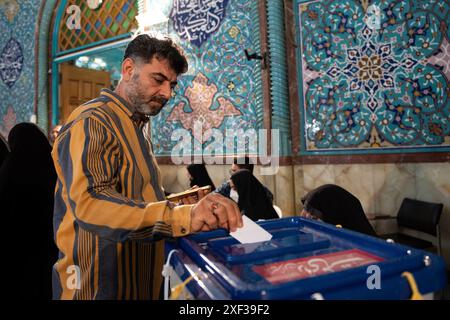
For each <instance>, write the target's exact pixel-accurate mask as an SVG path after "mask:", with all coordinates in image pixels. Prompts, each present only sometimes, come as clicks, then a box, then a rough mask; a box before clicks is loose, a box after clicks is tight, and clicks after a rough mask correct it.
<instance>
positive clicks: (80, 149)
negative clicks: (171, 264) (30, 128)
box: [52, 89, 192, 299]
mask: <svg viewBox="0 0 450 320" xmlns="http://www.w3.org/2000/svg"><path fill="white" fill-rule="evenodd" d="M142 130H143V125H139V126H138V124H137V123H136V122H135V121H133V120H132V112H131V111H130V108H129V106H128V104H127V102H126V101H125V100H124V99H122V98H121V97H120V96H118V95H117V94H115V93H113V92H111V91H109V90H107V89H103V90H102V91H101V94H100V97H98V98H97V99H95V100H92V101H90V102H87V103H86V104H84V105H82V106H80V107H78V108H77V109H75V110H74V111H73V113H72V114H71V115H70V117H69V119H68V120H67V122H66V124H65V125H64V127H63V128H62V129H61V132H60V135H59V136H58V138H57V140H56V142H55V145H54V147H53V151H52V156H53V161H54V163H55V167H56V172H57V174H58V181H57V184H56V190H55V209H54V230H55V241H56V244H57V246H58V248H59V259H58V261H57V262H56V264H55V265H54V267H53V297H54V299H156V298H158V295H159V289H160V284H161V282H162V276H161V271H162V264H163V259H164V256H163V241H157V240H160V239H162V238H165V237H177V236H183V235H186V234H189V233H190V219H191V218H190V211H191V209H192V206H177V207H173V206H172V205H171V204H170V203H169V202H168V201H166V200H165V197H164V192H163V190H162V187H161V175H160V172H159V168H158V166H157V164H156V162H155V159H154V156H153V152H152V148H151V142H150V139H149V137H145V136H144V134H143V133H142Z"/></svg>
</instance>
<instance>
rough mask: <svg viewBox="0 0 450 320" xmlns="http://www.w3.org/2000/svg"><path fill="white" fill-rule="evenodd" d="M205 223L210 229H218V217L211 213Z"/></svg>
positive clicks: (206, 217)
mask: <svg viewBox="0 0 450 320" xmlns="http://www.w3.org/2000/svg"><path fill="white" fill-rule="evenodd" d="M204 222H205V223H206V224H207V225H208V227H210V228H211V229H217V225H218V222H219V221H218V220H217V218H216V216H215V215H214V214H213V213H212V212H211V211H210V212H209V213H207V214H206V215H205V219H204Z"/></svg>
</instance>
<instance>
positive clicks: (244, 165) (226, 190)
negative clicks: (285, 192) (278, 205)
mask: <svg viewBox="0 0 450 320" xmlns="http://www.w3.org/2000/svg"><path fill="white" fill-rule="evenodd" d="M253 168H254V166H253V163H251V162H250V158H249V157H240V158H234V160H233V164H232V165H231V169H230V176H231V175H232V174H233V173H235V172H236V171H238V170H242V169H245V170H248V171H250V172H251V173H252V174H253ZM263 187H264V190H265V191H266V194H267V196H268V197H269V199H270V201H271V202H273V194H272V192H270V190H269V189H268V188H267V187H266V186H265V185H263ZM214 192H215V193H218V194H221V195H223V196H225V197H228V198H231V199H236V197H237V195H236V193H235V191H233V189H232V188H231V186H230V180H227V181H226V182H224V183H223V184H222V185H221V186H220V187H218V188H217V189H216V190H215V191H214Z"/></svg>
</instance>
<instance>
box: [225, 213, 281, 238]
mask: <svg viewBox="0 0 450 320" xmlns="http://www.w3.org/2000/svg"><path fill="white" fill-rule="evenodd" d="M242 222H243V223H244V226H243V227H242V228H238V229H237V230H236V231H235V232H230V235H231V236H232V237H233V238H235V239H236V240H237V241H239V242H240V243H255V242H262V241H269V240H270V239H272V235H271V234H270V233H269V232H267V231H266V230H264V229H263V228H261V227H260V226H259V225H258V224H257V223H256V222H253V220H251V219H250V218H247V216H242Z"/></svg>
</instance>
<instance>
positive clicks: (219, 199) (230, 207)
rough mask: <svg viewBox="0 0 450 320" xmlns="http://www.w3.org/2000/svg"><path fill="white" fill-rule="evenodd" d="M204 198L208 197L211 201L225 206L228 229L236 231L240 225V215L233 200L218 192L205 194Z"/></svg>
mask: <svg viewBox="0 0 450 320" xmlns="http://www.w3.org/2000/svg"><path fill="white" fill-rule="evenodd" d="M205 199H208V200H209V201H212V202H213V203H217V204H218V205H219V206H224V207H225V210H226V215H227V221H228V225H229V227H230V231H236V229H237V228H240V227H242V224H243V223H242V216H241V213H240V211H239V207H238V206H237V204H236V203H235V202H234V201H232V200H230V199H228V198H225V197H224V196H221V195H219V194H210V195H208V196H206V197H205Z"/></svg>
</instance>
